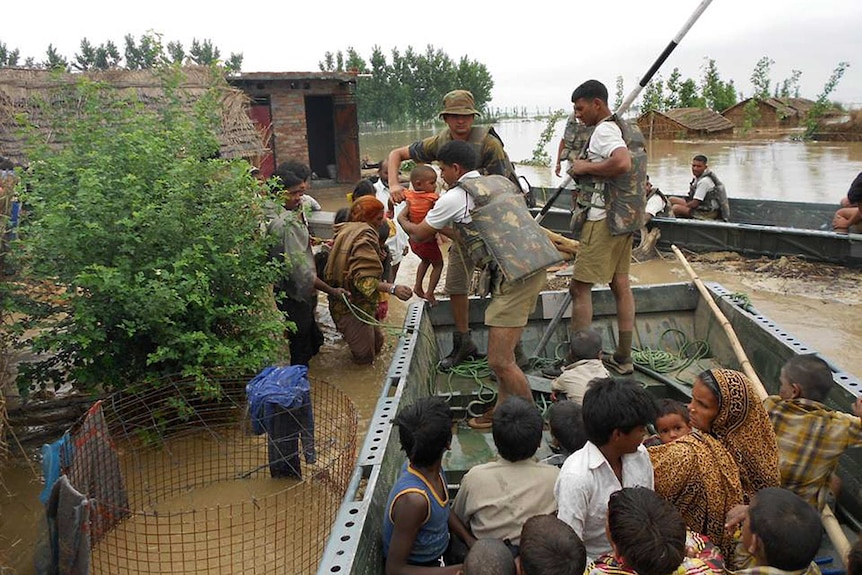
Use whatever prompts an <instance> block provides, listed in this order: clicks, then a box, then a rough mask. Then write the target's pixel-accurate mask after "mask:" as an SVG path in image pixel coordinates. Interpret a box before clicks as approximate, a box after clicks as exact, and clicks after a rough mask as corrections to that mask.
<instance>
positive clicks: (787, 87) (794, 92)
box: [775, 70, 802, 98]
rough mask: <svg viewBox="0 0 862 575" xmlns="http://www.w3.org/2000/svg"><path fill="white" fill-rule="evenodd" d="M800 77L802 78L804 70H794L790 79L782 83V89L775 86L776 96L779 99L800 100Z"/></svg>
mask: <svg viewBox="0 0 862 575" xmlns="http://www.w3.org/2000/svg"><path fill="white" fill-rule="evenodd" d="M800 77H802V70H792V71H791V72H790V77H789V78H785V79H784V80H783V81H782V82H781V87H780V88H779V85H778V84H776V85H775V92H776V94H775V95H776V96H777V97H779V98H798V97H799V78H800Z"/></svg>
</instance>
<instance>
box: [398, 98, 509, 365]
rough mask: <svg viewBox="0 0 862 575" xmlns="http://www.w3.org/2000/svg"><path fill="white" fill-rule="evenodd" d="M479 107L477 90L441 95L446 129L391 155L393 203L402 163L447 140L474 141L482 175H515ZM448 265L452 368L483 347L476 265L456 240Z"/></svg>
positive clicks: (429, 156)
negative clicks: (475, 303)
mask: <svg viewBox="0 0 862 575" xmlns="http://www.w3.org/2000/svg"><path fill="white" fill-rule="evenodd" d="M478 115H479V111H478V110H476V108H475V101H474V100H473V94H471V93H470V92H468V91H467V90H453V91H451V92H449V93H448V94H446V95H445V96H443V110H442V111H441V112H440V118H442V119H443V121H444V122H446V125H447V128H445V129H444V130H443V131H442V132H440V133H439V134H437V135H434V136H431V137H429V138H425V139H424V140H419V141H416V142H413V143H412V144H410V145H409V146H404V147H401V148H396V149H394V150H392V151H391V152H390V153H389V161H388V164H389V191H390V194H391V197H392V201H393V202H396V203H398V202H401V201H402V200H403V199H404V188H403V187H402V186H401V184H400V183H399V180H398V172H399V170H400V168H401V162H403V161H404V160H414V161H416V162H422V163H430V162H433V161H435V160H438V159H439V158H438V152H439V150H440V149H441V147H442V146H443V145H444V144H446V143H447V142H451V141H462V142H468V143H470V144H472V146H473V148H474V150H475V152H476V155H477V157H478V159H479V165H478V171H479V174H480V175H491V174H497V175H501V176H505V177H506V178H509V179H513V174H514V169H513V168H512V162H511V161H510V160H509V156H508V155H506V152H505V150H503V142H502V140H500V137H499V136H497V133H496V132H494V130H493V128H490V127H478V126H473V122H474V121H475V119H476V116H478ZM448 258H449V259H448V261H447V264H446V293H447V294H449V298H450V301H451V306H452V318H453V320H454V322H455V333H454V335H453V348H452V351H451V352H449V355H447V356H446V357H445V358H443V359H442V360H441V361H440V367H441V368H443V369H450V368H452V366H454V365H457V364H459V363H461V362H463V361H465V360H467V359H469V358H470V357H474V356H475V355H476V354H478V352H479V350H478V348H477V347H476V344H475V343H473V339H472V338H471V336H470V328H469V319H470V300H469V293H470V280H471V279H472V276H473V267H474V266H473V263H472V262H471V261H470V258H469V257H468V255H467V254H466V253H462V250H461V249H460V248H459V247H458V246H457V245H456V244H455V243H454V242H453V244H452V245H451V246H450V248H449V256H448Z"/></svg>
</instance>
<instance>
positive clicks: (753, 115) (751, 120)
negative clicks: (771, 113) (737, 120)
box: [741, 98, 760, 134]
mask: <svg viewBox="0 0 862 575" xmlns="http://www.w3.org/2000/svg"><path fill="white" fill-rule="evenodd" d="M759 102H760V101H759V100H758V99H757V98H751V99H749V100H748V102H746V103H745V106H743V107H742V128H741V131H742V133H743V134H747V133H748V131H749V130H751V128H753V127H754V126H755V125H756V124H757V122H758V120H760V107H759V106H758V105H757V104H758V103H759Z"/></svg>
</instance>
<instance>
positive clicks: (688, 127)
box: [637, 108, 733, 140]
mask: <svg viewBox="0 0 862 575" xmlns="http://www.w3.org/2000/svg"><path fill="white" fill-rule="evenodd" d="M637 123H638V127H639V128H640V129H641V131H642V132H643V134H644V136H645V137H646V138H655V139H660V140H672V139H680V138H695V137H696V138H709V137H716V136H727V135H731V134H732V133H733V124H732V123H731V122H730V121H728V120H727V118H725V117H724V116H722V115H721V114H719V113H718V112H715V111H714V110H709V109H707V108H674V109H672V110H666V111H664V112H659V111H658V110H651V111H649V112H646V113H644V114H641V116H640V117H639V118H638V120H637Z"/></svg>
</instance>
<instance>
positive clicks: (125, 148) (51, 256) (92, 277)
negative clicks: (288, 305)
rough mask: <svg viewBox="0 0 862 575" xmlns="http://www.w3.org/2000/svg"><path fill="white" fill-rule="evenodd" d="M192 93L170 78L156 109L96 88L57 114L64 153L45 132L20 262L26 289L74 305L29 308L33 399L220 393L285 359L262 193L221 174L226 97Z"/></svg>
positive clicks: (225, 164)
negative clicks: (219, 377) (143, 389)
mask: <svg viewBox="0 0 862 575" xmlns="http://www.w3.org/2000/svg"><path fill="white" fill-rule="evenodd" d="M179 85H180V82H179V79H178V77H176V76H174V75H171V74H166V75H165V83H164V85H163V86H162V92H163V96H162V97H160V98H159V99H158V102H151V103H150V104H149V105H148V106H144V105H142V104H141V102H140V101H139V99H138V98H137V97H133V98H128V97H123V96H121V95H120V94H119V93H118V92H117V91H116V90H113V89H105V87H104V86H100V85H98V84H95V83H92V82H88V81H85V80H81V81H79V82H78V83H77V84H75V85H72V86H66V87H64V88H58V90H61V91H62V94H55V95H53V96H52V97H51V98H50V101H46V102H45V103H43V105H42V107H41V114H42V115H43V116H44V115H45V114H48V115H49V116H48V118H49V121H50V122H51V125H52V127H53V129H54V130H56V133H55V136H56V138H55V140H56V141H57V142H60V143H61V145H60V146H56V145H55V146H48V145H45V144H40V143H39V142H38V135H39V134H42V133H44V130H41V131H38V132H37V131H35V130H33V131H32V134H31V135H32V136H33V137H32V138H31V139H30V142H31V148H30V149H29V150H28V157H29V159H30V167H29V170H27V171H26V173H24V174H23V184H24V186H25V189H26V191H25V192H23V193H22V200H23V201H24V204H25V206H26V208H27V209H26V214H25V216H24V218H23V219H22V229H21V234H20V239H19V242H20V245H19V248H18V249H17V250H16V252H17V254H19V257H20V259H21V261H20V262H19V266H20V267H19V269H20V270H21V273H22V279H23V280H24V281H25V282H26V284H27V285H30V286H33V285H40V284H41V285H45V284H51V285H56V286H58V288H59V289H58V290H56V291H55V293H54V294H53V295H52V296H50V297H44V296H37V294H36V293H34V292H33V291H32V290H31V291H30V292H28V293H24V294H19V295H24V296H28V297H27V298H26V299H27V301H26V306H24V311H26V313H27V314H28V315H27V320H26V322H22V323H21V324H19V326H18V327H19V330H20V331H21V332H22V336H21V337H20V339H19V341H18V345H19V346H20V347H28V348H30V349H31V350H32V351H33V352H34V359H33V360H32V361H28V362H26V363H24V364H22V365H21V366H20V367H19V382H18V383H19V388H21V389H22V391H24V392H26V391H27V390H28V389H29V388H31V387H42V388H44V387H47V386H53V387H55V388H59V387H60V386H62V385H64V384H71V385H73V386H76V387H78V388H82V389H87V390H102V391H111V390H116V389H121V388H124V387H126V386H128V385H130V384H133V383H140V382H147V381H153V380H154V379H156V378H159V377H162V376H165V375H169V374H181V375H184V376H193V377H197V378H198V381H199V382H200V383H201V384H204V385H205V383H204V382H205V381H206V378H205V377H204V375H205V374H208V373H213V372H215V373H218V372H223V371H226V370H230V371H236V370H241V371H244V372H255V371H257V370H258V369H259V368H260V367H262V366H263V365H266V364H267V363H269V362H271V361H272V360H273V359H274V357H275V356H276V354H277V352H278V350H279V348H280V345H281V344H280V340H281V334H282V331H283V329H284V324H283V323H282V322H281V321H280V319H279V315H278V314H277V312H276V311H275V308H274V306H273V305H272V298H271V286H272V283H273V279H274V278H275V276H276V275H277V274H278V271H279V270H278V269H277V267H276V266H275V265H274V264H272V263H271V262H269V261H268V260H267V249H266V248H267V246H266V241H267V240H266V238H264V237H263V235H262V234H261V232H260V225H259V219H258V214H259V213H260V208H259V202H260V197H259V194H258V193H257V187H256V185H255V180H254V178H252V177H251V176H250V175H249V170H248V164H247V163H246V162H244V161H242V160H231V161H228V160H221V159H218V158H217V156H218V150H219V144H218V141H217V138H216V135H215V134H216V130H217V129H219V128H220V122H221V117H220V108H219V101H220V100H219V95H218V91H217V90H216V89H215V88H212V89H210V90H209V91H208V92H207V93H206V94H205V95H203V96H200V95H198V96H195V97H191V96H190V95H189V94H186V93H184V92H183V90H181V89H180V87H179ZM58 102H62V103H63V104H62V105H58ZM70 103H74V105H71V104H70ZM29 328H33V329H29ZM25 329H28V332H27V333H30V334H32V333H35V334H36V335H34V336H32V337H24V336H23V330H25ZM202 391H204V390H202ZM206 391H208V392H211V393H215V394H217V393H218V390H217V389H207V390H206Z"/></svg>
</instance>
